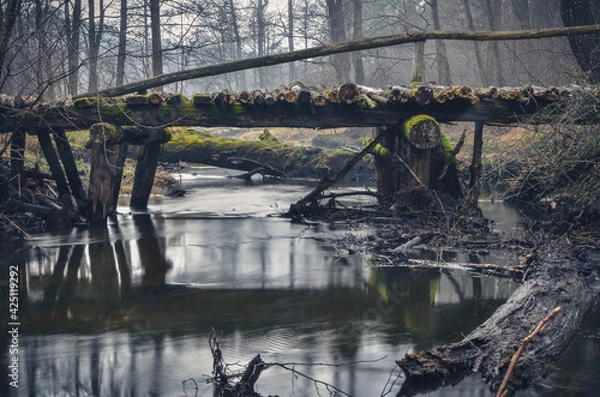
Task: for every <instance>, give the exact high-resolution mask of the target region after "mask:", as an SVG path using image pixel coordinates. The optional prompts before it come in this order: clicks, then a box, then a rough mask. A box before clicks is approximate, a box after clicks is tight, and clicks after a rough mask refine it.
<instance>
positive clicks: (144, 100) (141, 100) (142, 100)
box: [125, 94, 149, 106]
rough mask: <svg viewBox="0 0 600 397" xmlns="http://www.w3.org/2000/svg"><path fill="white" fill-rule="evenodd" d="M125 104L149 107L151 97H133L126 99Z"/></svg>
mask: <svg viewBox="0 0 600 397" xmlns="http://www.w3.org/2000/svg"><path fill="white" fill-rule="evenodd" d="M125 103H126V104H127V106H141V105H147V104H148V103H149V96H148V95H142V94H135V95H131V96H128V97H127V98H125Z"/></svg>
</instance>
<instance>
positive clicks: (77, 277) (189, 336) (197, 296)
mask: <svg viewBox="0 0 600 397" xmlns="http://www.w3.org/2000/svg"><path fill="white" fill-rule="evenodd" d="M180 215H181V214H179V213H173V214H171V215H165V214H164V213H163V214H161V215H153V216H151V215H149V214H129V215H120V216H117V217H115V218H114V219H111V221H110V222H109V227H108V228H106V229H98V230H95V229H78V230H73V231H70V232H67V233H54V234H46V235H43V236H39V237H38V238H36V239H35V240H33V241H31V242H29V243H26V244H24V245H22V246H20V247H17V249H14V250H12V251H11V252H10V253H9V251H7V253H6V256H3V258H4V259H3V263H4V261H5V260H7V258H8V261H9V263H11V264H15V265H18V266H19V268H20V270H21V275H22V280H23V282H22V287H21V311H20V316H21V318H20V320H21V324H22V326H21V336H20V341H19V342H20V346H21V349H20V353H19V355H20V356H19V359H20V360H21V361H20V362H21V365H22V366H21V373H20V387H19V393H18V395H35V396H58V395H65V396H66V395H79V396H87V395H95V396H103V395H131V396H137V395H157V396H159V395H160V396H165V395H175V396H183V395H186V394H187V395H195V393H196V391H195V390H194V389H193V388H190V387H188V386H189V384H188V383H186V388H185V390H184V389H182V382H183V381H184V380H186V379H190V378H193V379H195V380H196V381H197V384H198V387H199V390H198V392H197V395H200V396H205V395H212V394H213V392H214V390H213V389H212V386H211V385H209V384H205V382H204V381H203V380H204V379H205V378H206V374H210V371H211V369H212V357H211V354H210V351H209V348H208V334H209V331H210V329H211V327H214V328H215V329H217V330H221V331H223V335H224V336H223V342H222V349H223V356H224V358H225V360H226V361H228V362H230V363H234V364H232V369H233V370H234V371H235V370H239V369H240V368H241V365H243V364H245V363H246V362H248V361H249V360H250V359H251V358H252V357H253V356H254V355H255V354H257V353H260V354H261V356H262V357H263V359H264V360H265V361H267V362H286V363H292V362H293V363H297V364H296V366H295V368H296V369H297V370H299V371H301V372H303V373H304V374H306V375H307V376H309V377H313V378H315V379H319V380H321V381H324V382H328V383H331V384H333V385H335V386H336V387H339V388H340V389H342V390H344V391H345V392H347V393H348V394H350V395H353V396H373V395H379V394H381V393H382V392H383V391H384V388H385V387H386V384H387V385H388V387H389V385H390V384H391V383H392V381H394V379H395V377H396V376H397V371H395V372H393V370H394V368H395V364H394V360H396V359H398V358H400V357H402V356H403V355H404V354H405V353H407V352H416V351H420V350H423V349H427V348H430V347H432V346H435V345H437V344H441V343H447V342H451V341H455V340H459V339H461V338H462V335H464V334H466V333H468V332H470V331H471V330H472V329H473V328H474V327H476V326H477V325H478V324H480V323H481V322H482V321H484V320H485V319H486V318H487V317H488V316H489V315H490V314H491V313H492V312H493V311H494V310H495V309H496V308H497V307H498V306H499V305H500V304H502V303H503V302H504V301H505V300H506V299H507V297H508V296H509V295H510V294H511V293H512V291H513V290H514V289H515V288H516V286H515V285H514V284H512V283H511V282H510V281H508V280H498V279H494V278H490V277H473V276H471V275H469V274H466V273H464V272H461V271H455V270H449V271H439V270H436V271H426V270H420V271H414V270H412V271H411V270H408V269H400V268H372V267H370V266H369V264H368V263H367V262H366V261H365V260H363V259H362V258H361V257H360V256H340V255H339V253H338V252H337V251H336V250H335V249H334V248H333V247H331V246H330V245H329V244H327V243H323V242H322V241H321V240H320V239H318V238H314V237H315V235H314V231H313V230H311V229H307V228H305V227H303V226H300V225H293V224H291V223H289V222H287V221H285V220H282V219H274V218H258V217H197V216H191V217H189V216H180ZM596 342H597V340H596ZM596 342H595V343H596ZM586 346H587V345H586ZM596 346H597V344H596ZM320 363H336V364H339V366H338V367H331V366H321V365H319V364H320ZM399 383H401V380H397V382H396V385H395V386H394V387H393V388H391V393H392V395H393V394H394V393H396V392H397V390H398V386H399ZM257 387H258V391H259V392H260V393H262V394H264V395H268V394H279V395H291V394H294V395H298V396H314V395H316V394H317V392H320V393H322V395H328V392H327V391H326V390H325V388H324V387H323V386H317V385H316V384H314V383H313V382H311V381H308V380H305V379H294V378H292V376H291V374H290V373H289V372H285V371H284V370H281V369H277V368H270V369H269V370H267V371H265V372H264V373H263V374H262V375H261V378H260V380H259V382H258V383H257ZM15 395H17V394H15ZM428 395H430V396H442V395H443V396H452V395H456V396H458V395H482V396H483V395H490V393H489V391H488V389H487V386H486V385H484V384H483V382H482V381H481V380H479V379H478V378H477V377H472V378H468V379H467V380H465V381H463V382H461V383H460V384H459V385H456V386H454V387H451V388H445V389H442V390H439V391H436V392H432V393H430V394H428ZM531 395H537V394H531ZM540 395H543V393H542V394H540Z"/></svg>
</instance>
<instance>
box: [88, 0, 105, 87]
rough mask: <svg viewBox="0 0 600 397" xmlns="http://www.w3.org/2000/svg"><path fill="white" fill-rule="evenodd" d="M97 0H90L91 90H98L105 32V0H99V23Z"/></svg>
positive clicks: (89, 83) (89, 84)
mask: <svg viewBox="0 0 600 397" xmlns="http://www.w3.org/2000/svg"><path fill="white" fill-rule="evenodd" d="M95 5H96V4H95V1H94V0H88V13H89V36H88V37H89V44H88V45H89V54H90V56H89V63H90V76H89V82H88V91H89V92H94V93H95V92H98V57H99V55H100V43H101V42H102V35H103V33H104V13H105V10H104V0H98V10H99V12H100V14H99V15H98V23H97V24H96V9H95Z"/></svg>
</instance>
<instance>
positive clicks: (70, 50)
mask: <svg viewBox="0 0 600 397" xmlns="http://www.w3.org/2000/svg"><path fill="white" fill-rule="evenodd" d="M69 4H70V3H69V2H68V1H65V26H66V29H65V30H66V36H67V62H68V73H69V75H68V77H67V85H68V93H69V94H70V95H72V96H76V95H77V94H78V92H79V67H80V66H79V58H78V57H79V48H80V44H79V37H80V30H81V0H74V1H73V14H72V15H71V13H70V11H69ZM121 84H123V82H121ZM117 85H119V84H117Z"/></svg>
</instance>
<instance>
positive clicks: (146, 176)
mask: <svg viewBox="0 0 600 397" xmlns="http://www.w3.org/2000/svg"><path fill="white" fill-rule="evenodd" d="M161 147H162V144H161V143H160V142H155V143H151V144H149V145H144V146H141V147H139V148H138V159H137V164H136V166H135V179H134V181H133V190H132V192H131V200H130V201H129V206H130V207H131V208H136V209H145V208H146V207H147V206H148V199H149V198H150V193H151V192H152V186H153V184H154V176H155V175H156V166H157V165H158V156H159V155H160V149H161Z"/></svg>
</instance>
